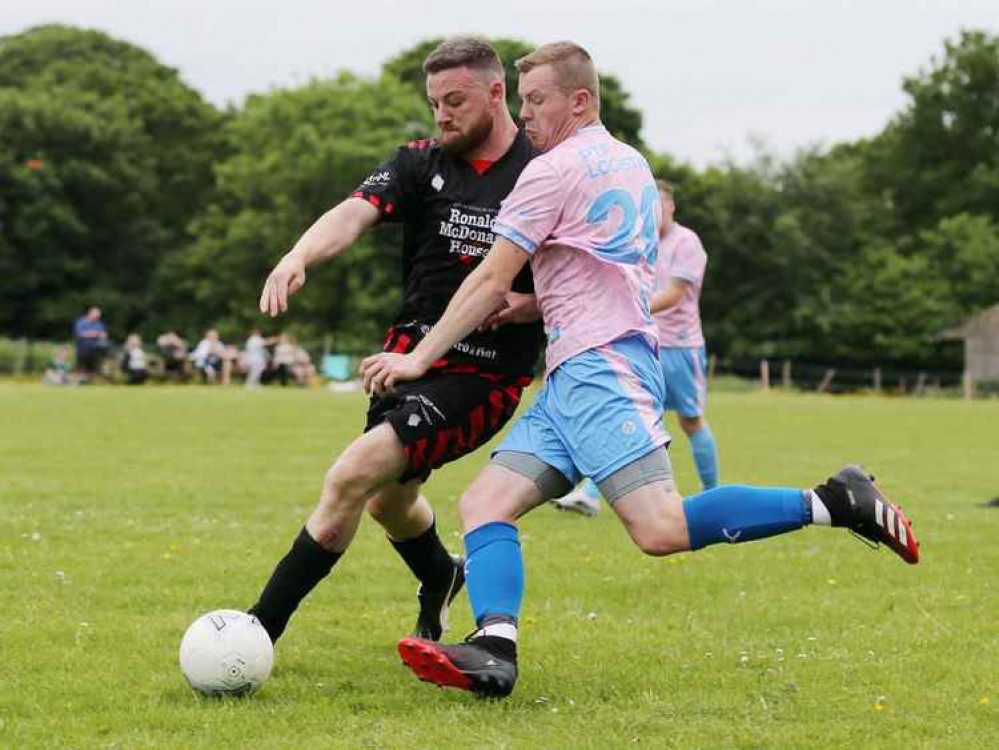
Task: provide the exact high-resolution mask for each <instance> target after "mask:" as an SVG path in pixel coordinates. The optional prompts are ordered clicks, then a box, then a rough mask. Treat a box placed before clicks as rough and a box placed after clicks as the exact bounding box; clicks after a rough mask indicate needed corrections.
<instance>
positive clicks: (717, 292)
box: [0, 25, 999, 366]
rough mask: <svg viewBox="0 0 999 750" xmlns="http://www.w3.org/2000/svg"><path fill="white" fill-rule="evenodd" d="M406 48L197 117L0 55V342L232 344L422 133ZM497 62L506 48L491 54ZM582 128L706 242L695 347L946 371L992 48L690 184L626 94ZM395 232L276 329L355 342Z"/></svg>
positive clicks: (103, 53)
mask: <svg viewBox="0 0 999 750" xmlns="http://www.w3.org/2000/svg"><path fill="white" fill-rule="evenodd" d="M438 41H439V40H437V39H431V40H427V41H426V42H423V43H421V44H419V45H416V46H414V47H413V48H411V49H408V50H404V51H402V52H401V53H399V54H398V55H396V56H395V57H393V58H391V59H390V60H388V61H386V62H385V64H384V66H383V69H382V73H381V75H380V76H379V77H378V78H377V79H371V78H365V77H361V76H358V75H355V74H354V73H351V72H349V71H344V72H341V73H339V74H338V75H336V76H335V77H333V78H326V79H314V80H312V81H310V82H308V83H306V84H304V85H301V86H297V87H294V88H280V89H274V90H271V91H268V92H266V93H260V94H253V95H251V96H249V97H248V98H247V99H246V100H245V102H244V103H243V104H242V105H241V106H239V107H229V108H226V109H219V108H216V107H214V106H213V105H211V104H210V103H208V102H207V101H206V100H205V99H204V97H203V96H202V95H201V94H200V93H199V92H197V91H196V90H194V89H192V88H191V87H190V86H188V85H186V84H185V83H184V82H183V81H182V80H181V78H180V76H179V75H178V73H177V71H176V70H174V69H172V68H169V67H167V66H165V65H163V64H162V63H160V62H159V61H158V60H156V59H155V58H154V56H153V55H151V54H150V53H149V52H147V51H145V50H143V49H141V48H139V47H137V46H135V45H132V44H129V43H126V42H123V41H121V40H117V39H114V38H112V37H110V36H108V35H106V34H104V33H101V32H98V31H92V30H85V29H79V28H73V27H68V26H59V25H48V26H40V27H36V28H32V29H29V30H27V31H25V32H23V33H21V34H17V35H13V36H7V37H3V38H0V335H7V336H14V337H27V338H32V339H66V338H67V337H68V329H69V325H70V322H71V321H72V319H73V318H75V317H76V316H77V315H79V314H80V313H81V311H82V310H83V308H84V307H85V306H86V305H89V304H98V305H100V306H101V307H102V308H103V309H104V311H105V318H106V320H107V321H108V322H109V325H110V327H111V330H112V334H113V335H114V336H115V337H116V338H124V335H125V334H126V333H127V332H128V331H132V330H136V331H140V332H141V333H143V334H144V335H146V336H147V337H151V336H153V335H155V334H156V333H158V332H160V331H162V330H165V329H167V328H178V329H180V330H184V331H188V332H189V334H192V335H193V334H194V333H196V332H198V331H199V330H202V329H204V328H207V327H209V326H216V327H218V328H220V329H221V331H222V332H223V334H224V335H228V336H231V337H241V336H242V335H243V334H244V333H245V332H246V331H247V330H248V329H249V328H250V327H251V326H252V325H254V324H259V323H260V322H261V320H260V318H259V313H258V312H257V310H256V299H257V295H258V293H259V289H260V286H261V283H262V281H263V279H264V277H265V276H266V274H267V272H268V271H269V269H270V268H271V267H272V265H273V264H274V263H275V262H276V260H277V259H278V258H279V257H280V256H281V255H282V254H283V253H284V252H285V251H286V250H287V249H288V248H290V246H291V244H292V243H293V242H294V241H295V239H296V238H297V237H298V236H299V234H301V232H302V231H303V230H304V229H305V228H306V227H307V226H308V225H309V224H310V223H311V222H312V221H313V220H314V219H315V218H316V217H317V216H318V215H319V214H321V213H322V212H323V211H325V210H326V209H328V208H329V207H331V206H332V205H334V204H335V203H337V202H338V201H340V200H342V199H343V198H344V197H345V196H347V195H349V194H350V192H351V191H352V190H353V189H354V188H355V187H356V186H357V184H358V183H359V182H360V181H361V180H362V179H363V178H364V176H365V175H366V174H367V173H368V172H369V171H370V170H371V169H372V168H373V167H374V166H375V165H377V164H378V163H379V162H380V161H381V160H382V159H384V158H386V157H387V156H388V155H389V154H391V152H392V150H393V149H394V148H396V147H397V146H398V145H399V144H400V143H402V142H404V141H406V140H409V139H412V138H418V137H426V136H430V135H432V134H433V123H432V121H431V118H430V116H429V112H428V110H427V107H426V104H425V95H424V92H423V74H422V71H421V67H420V66H421V64H422V61H423V58H424V57H425V55H426V53H427V52H428V51H429V50H430V49H431V48H432V47H433V46H434V45H435V44H436V43H437V42H438ZM493 42H494V44H495V45H496V47H497V49H498V51H499V52H500V54H501V56H502V57H503V59H504V61H505V62H506V63H507V66H508V83H509V85H508V89H509V95H510V100H511V108H512V110H513V111H514V112H515V113H516V111H517V108H518V103H517V101H516V94H515V92H516V85H515V71H514V70H513V67H512V62H513V60H514V59H516V58H517V57H519V56H521V55H523V54H526V53H527V52H528V51H530V49H531V46H530V45H528V44H526V43H525V42H522V41H518V40H512V39H496V40H493ZM601 83H602V113H601V116H602V119H603V120H604V122H605V124H606V125H607V126H608V128H609V129H610V130H611V131H612V132H614V133H615V134H616V135H618V137H620V138H622V139H624V140H626V141H628V142H630V143H632V144H634V145H635V146H637V147H638V148H640V149H641V150H642V151H643V152H644V153H646V155H647V156H648V158H649V160H650V163H651V164H652V166H653V170H654V171H655V173H656V175H657V176H660V177H663V178H665V179H667V180H669V181H671V182H673V183H674V184H675V185H676V187H677V201H678V204H679V213H678V218H679V220H680V221H681V222H683V223H684V224H687V225H689V226H691V227H692V228H694V229H695V230H696V231H697V232H698V233H699V234H700V235H701V237H702V239H703V240H704V244H705V247H706V248H707V249H708V252H709V256H710V262H709V269H708V277H707V281H706V283H705V288H704V295H703V300H702V307H703V310H702V312H703V315H704V319H705V329H706V334H707V336H708V339H709V346H710V348H711V349H712V351H714V352H716V353H718V354H720V355H721V356H724V357H730V358H742V357H746V358H748V357H788V358H796V359H805V360H808V361H812V362H838V363H843V364H854V365H865V364H870V363H874V362H878V363H894V364H898V365H907V366H947V365H951V364H953V363H954V362H955V355H956V354H957V352H956V351H955V349H954V348H953V347H950V348H946V347H942V345H941V344H939V343H937V342H936V341H935V339H934V337H935V335H936V334H937V333H938V332H939V331H941V330H942V329H944V328H946V327H947V326H948V325H951V324H953V323H955V322H957V321H959V320H961V319H962V318H963V317H965V316H967V315H969V314H971V313H974V312H976V311H978V310H980V309H981V308H983V307H986V306H988V305H991V304H995V303H996V302H999V36H997V35H991V34H989V33H987V32H984V31H965V32H962V33H961V34H960V35H959V37H958V38H957V39H953V40H947V41H945V42H944V44H943V48H942V50H941V52H940V54H939V55H937V56H935V57H934V58H932V59H931V60H930V61H929V62H928V64H927V65H926V66H925V67H924V68H923V69H920V70H919V71H916V72H914V73H913V74H912V75H910V76H908V77H906V78H905V79H904V81H903V82H902V86H903V89H904V92H905V94H906V96H907V103H906V105H905V107H904V108H903V109H902V111H900V112H898V113H897V114H896V115H895V116H894V117H893V118H892V119H891V121H890V122H889V123H888V124H887V125H886V127H885V128H884V130H883V131H882V132H880V133H878V134H877V135H875V136H874V137H871V138H867V139H863V140H860V141H857V142H854V143H842V144H837V145H835V146H832V147H831V148H820V147H815V148H812V149H808V150H804V151H801V152H799V153H797V154H796V155H794V156H793V157H792V158H790V159H784V160H782V159H778V158H776V157H775V156H773V155H772V154H769V153H767V152H766V151H760V152H759V153H758V155H757V157H756V158H755V159H754V160H752V161H751V162H750V163H736V162H728V163H723V164H720V165H715V166H711V167H708V168H706V169H696V168H694V167H692V166H690V165H689V164H686V163H683V162H682V161H680V160H678V159H677V158H676V157H675V156H673V155H670V154H669V153H659V152H655V151H653V150H652V149H651V148H649V147H648V145H647V144H645V143H644V142H643V140H642V136H641V129H642V114H641V112H640V111H639V110H638V109H637V108H636V107H635V106H634V105H633V104H632V102H631V101H630V98H629V95H628V93H627V91H626V89H625V87H624V85H623V84H622V83H621V81H619V80H618V79H617V78H616V77H615V76H613V75H607V74H603V75H601ZM400 280H401V268H400V246H399V235H398V229H397V228H394V227H380V228H378V229H376V230H375V231H374V232H372V233H370V234H369V235H368V236H366V237H364V238H363V239H362V240H361V241H360V242H359V243H358V244H357V245H356V246H355V247H354V248H353V249H351V250H350V251H349V252H348V253H347V254H346V255H345V256H343V257H342V258H340V259H338V260H337V261H336V262H335V263H332V264H329V265H327V266H326V267H323V268H321V269H316V270H315V271H314V272H312V273H311V274H310V282H309V284H308V285H307V286H306V288H305V289H304V290H303V292H302V293H301V294H300V295H299V297H298V298H297V299H296V303H295V305H294V306H293V308H292V311H291V313H290V314H289V317H288V320H287V323H288V325H289V326H290V327H291V328H292V329H293V330H294V331H295V332H296V333H298V334H299V336H300V337H302V338H306V339H316V338H320V337H322V336H324V335H326V334H332V335H333V336H334V339H335V340H336V342H337V346H338V347H340V348H344V349H356V350H359V351H363V350H370V349H371V348H372V347H373V346H377V343H378V341H379V336H380V334H381V331H382V330H383V329H384V327H385V325H386V323H387V322H388V321H389V320H390V318H391V317H392V315H393V314H394V312H395V311H396V309H397V306H398V304H399V292H400Z"/></svg>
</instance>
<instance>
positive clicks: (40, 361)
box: [0, 338, 999, 398]
mask: <svg viewBox="0 0 999 750" xmlns="http://www.w3.org/2000/svg"><path fill="white" fill-rule="evenodd" d="M302 346H303V348H304V349H305V350H306V351H308V353H309V354H310V356H311V357H312V360H313V362H315V363H316V364H317V366H318V367H319V369H320V372H321V371H322V363H323V361H324V359H325V358H326V357H327V356H328V355H330V354H334V355H336V356H338V357H339V358H341V360H342V367H341V368H340V369H341V371H342V373H343V375H342V376H340V377H336V378H334V379H349V378H351V377H353V375H354V373H355V372H356V368H357V364H358V362H359V361H360V359H361V358H362V357H363V356H365V355H366V354H369V353H370V352H360V351H346V352H344V351H338V350H333V349H332V348H331V339H329V338H327V339H326V340H323V341H314V342H302ZM63 348H64V351H66V350H68V351H69V352H70V356H72V349H73V347H72V345H71V344H67V343H60V342H52V341H29V340H26V339H5V338H0V377H14V378H21V379H34V378H35V377H41V375H42V373H43V372H44V371H45V369H46V368H47V367H49V366H50V365H51V363H52V361H53V360H54V358H55V357H56V355H57V353H58V351H59V350H60V349H63ZM151 353H152V357H153V359H154V360H155V357H156V355H155V352H154V351H153V352H151ZM119 357H120V347H111V348H110V349H109V351H108V353H107V357H106V362H107V364H108V366H109V367H112V368H113V366H114V363H116V362H117V361H118V359H119ZM708 367H709V372H708V377H709V379H710V380H712V381H714V383H715V385H719V384H722V383H724V384H725V385H724V386H723V387H731V388H733V389H736V390H752V389H760V390H770V389H785V390H794V391H803V392H818V393H831V394H846V393H871V394H883V395H894V396H911V397H944V398H952V397H964V398H972V397H978V398H997V397H999V379H997V380H993V381H979V382H977V383H971V382H969V380H968V379H967V378H966V377H965V376H964V374H963V373H962V372H961V371H960V370H932V369H925V370H920V369H906V368H900V367H894V366H888V365H872V366H869V367H857V366H840V365H828V364H816V363H810V362H802V361H797V360H790V359H748V358H742V359H737V358H723V357H717V356H712V357H711V358H710V359H709V365H708ZM539 372H540V371H539Z"/></svg>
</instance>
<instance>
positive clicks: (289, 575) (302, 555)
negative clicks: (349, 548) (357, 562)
mask: <svg viewBox="0 0 999 750" xmlns="http://www.w3.org/2000/svg"><path fill="white" fill-rule="evenodd" d="M341 554H342V553H341V552H330V551H328V550H326V549H324V548H323V547H322V546H321V545H320V544H319V542H317V541H316V540H315V539H313V538H312V537H311V536H310V535H309V532H308V531H306V530H305V527H304V526H303V527H302V530H301V531H300V532H299V534H298V536H297V537H296V538H295V541H294V543H293V544H292V545H291V549H290V550H288V554H287V555H285V556H284V557H283V558H281V562H279V563H278V564H277V566H276V567H275V568H274V572H273V573H271V578H270V580H269V581H268V582H267V585H266V586H264V590H263V591H261V592H260V599H259V600H257V603H256V604H254V605H253V606H252V607H250V609H249V610H248V611H249V613H250V614H251V615H253V616H255V617H256V618H257V619H258V620H260V624H261V625H263V626H264V629H265V630H266V631H267V634H268V635H269V636H270V637H271V641H272V642H276V641H277V639H278V638H280V637H281V634H282V633H283V632H284V629H285V627H287V625H288V620H289V619H290V618H291V615H292V613H293V612H294V611H295V610H296V609H298V605H299V604H300V603H301V601H302V600H303V599H304V598H305V597H306V596H308V595H309V592H310V591H312V589H314V588H315V587H316V584H317V583H319V582H320V581H321V580H323V579H324V578H325V577H326V576H328V575H329V572H330V570H332V568H333V566H334V565H335V564H336V561H337V560H339V559H340V556H341Z"/></svg>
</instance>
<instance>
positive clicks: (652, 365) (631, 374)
mask: <svg viewBox="0 0 999 750" xmlns="http://www.w3.org/2000/svg"><path fill="white" fill-rule="evenodd" d="M662 403H663V374H662V369H661V368H660V365H659V360H658V359H657V358H656V352H655V349H654V348H653V346H652V345H651V344H650V343H649V342H648V341H647V340H646V339H645V338H643V337H641V336H630V337H628V338H624V339H619V340H617V341H612V342H611V343H609V344H605V345H603V346H599V347H597V348H595V349H589V350H587V351H585V352H583V353H582V354H577V355H576V356H575V357H572V358H571V359H568V360H566V361H565V362H563V363H562V364H561V365H559V366H558V367H557V368H556V369H555V371H554V372H552V373H551V374H550V375H549V376H548V379H547V380H546V381H545V385H544V387H543V388H542V389H541V391H540V392H539V393H538V395H537V398H536V399H535V400H534V403H533V404H532V405H531V408H530V409H528V410H527V412H526V413H525V414H524V415H523V416H521V417H520V419H518V420H517V421H516V422H515V423H514V425H513V427H512V428H511V430H510V433H509V434H508V435H507V437H506V439H505V440H504V441H503V442H502V443H501V444H500V445H499V447H498V448H496V451H495V452H496V453H500V452H503V451H513V452H518V453H529V454H531V455H533V456H535V457H537V458H539V459H540V460H542V461H544V462H545V463H546V464H548V465H549V466H552V467H554V468H555V469H557V470H558V471H559V472H561V473H562V474H563V475H564V476H565V478H566V479H568V480H569V482H570V483H571V484H573V485H575V484H576V483H577V482H578V481H579V480H580V479H582V477H584V476H585V477H589V478H590V479H592V480H593V481H595V482H602V481H603V480H604V479H605V478H607V477H608V476H610V475H611V474H613V473H614V472H615V471H617V470H618V469H620V468H621V467H622V466H627V465H628V464H630V463H631V462H632V461H635V460H636V459H639V458H641V457H642V456H644V455H646V454H647V453H650V452H652V451H653V450H655V449H656V448H659V447H661V446H663V445H668V444H669V435H667V434H666V430H665V429H664V428H663V425H662Z"/></svg>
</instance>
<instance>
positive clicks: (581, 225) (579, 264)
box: [493, 124, 661, 373]
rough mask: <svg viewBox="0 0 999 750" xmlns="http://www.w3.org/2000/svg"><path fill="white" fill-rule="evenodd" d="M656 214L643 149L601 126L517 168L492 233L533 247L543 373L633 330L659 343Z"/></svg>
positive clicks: (529, 249) (654, 190) (657, 207)
mask: <svg viewBox="0 0 999 750" xmlns="http://www.w3.org/2000/svg"><path fill="white" fill-rule="evenodd" d="M660 212H661V208H660V205H659V193H658V190H657V188H656V186H655V183H654V181H653V178H652V172H651V171H650V169H649V165H648V163H647V162H646V161H645V157H643V156H642V155H641V154H640V153H638V151H636V150H635V149H633V148H632V147H631V146H628V145H627V144H625V143H622V142H621V141H619V140H617V139H616V138H614V137H613V136H611V134H610V133H608V132H607V129H606V128H604V126H603V125H599V124H598V125H592V126H590V127H586V128H582V129H580V130H578V131H577V132H576V133H575V134H574V135H572V136H570V137H569V138H567V139H566V140H564V141H563V142H562V143H560V144H558V145H557V146H556V147H555V148H553V149H552V150H551V151H548V152H547V153H545V154H542V155H541V156H537V157H535V158H534V160H533V161H531V162H530V163H529V164H528V165H527V168H526V169H525V170H524V171H523V172H522V173H521V175H520V179H519V180H518V181H517V185H516V187H514V189H513V192H511V193H510V195H508V196H507V198H506V200H504V201H503V205H502V206H501V208H500V212H499V215H498V216H497V217H496V223H495V226H494V228H493V231H494V232H495V233H496V234H499V235H502V236H503V237H506V238H507V239H508V240H510V241H511V242H513V243H514V244H516V245H517V246H518V247H521V248H523V249H524V250H526V251H527V252H528V253H530V254H531V269H532V270H533V272H534V291H535V293H536V294H537V297H538V305H539V306H540V308H541V314H542V316H543V317H544V321H545V332H546V333H547V335H548V348H547V351H546V355H545V358H546V363H545V364H546V370H547V373H551V372H552V371H553V370H554V369H555V368H556V367H558V366H559V365H560V364H562V363H563V362H564V361H565V360H567V359H569V358H570V357H573V356H575V355H577V354H580V353H581V352H584V351H586V350H587V349H593V348H595V347H598V346H601V345H603V344H607V343H609V342H611V341H615V340H617V339H620V338H623V337H625V336H628V335H630V334H640V335H642V336H645V337H647V338H648V340H649V341H650V342H651V344H652V346H653V347H655V345H656V327H655V323H654V322H653V320H652V316H651V315H650V313H649V298H650V296H651V293H652V287H653V284H654V283H655V268H654V267H653V265H652V263H651V262H650V261H651V259H652V258H653V257H654V256H655V253H656V247H657V244H658V241H659V235H658V226H659V216H660Z"/></svg>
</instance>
